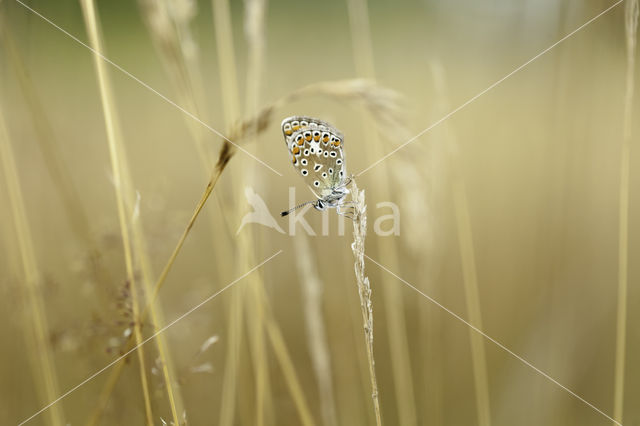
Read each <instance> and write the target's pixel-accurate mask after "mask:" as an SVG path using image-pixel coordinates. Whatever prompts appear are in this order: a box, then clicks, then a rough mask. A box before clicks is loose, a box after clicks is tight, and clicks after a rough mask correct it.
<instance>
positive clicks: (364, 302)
mask: <svg viewBox="0 0 640 426" xmlns="http://www.w3.org/2000/svg"><path fill="white" fill-rule="evenodd" d="M352 182H353V185H352V189H351V196H352V200H353V202H354V208H355V215H354V219H353V243H352V244H351V250H352V251H353V255H354V256H355V264H354V266H355V274H356V283H357V285H358V295H359V296H360V311H361V312H362V325H363V328H364V340H365V345H366V347H367V360H368V361H369V378H370V380H371V398H372V400H373V411H374V413H375V418H376V425H377V426H381V425H382V416H381V414H380V403H379V401H378V381H377V379H376V368H375V367H376V363H375V359H374V357H373V302H372V300H371V284H370V283H369V277H367V275H366V272H365V269H364V257H365V254H364V241H365V238H366V236H367V205H366V204H365V197H364V191H359V190H358V186H357V185H356V182H355V180H354V181H352Z"/></svg>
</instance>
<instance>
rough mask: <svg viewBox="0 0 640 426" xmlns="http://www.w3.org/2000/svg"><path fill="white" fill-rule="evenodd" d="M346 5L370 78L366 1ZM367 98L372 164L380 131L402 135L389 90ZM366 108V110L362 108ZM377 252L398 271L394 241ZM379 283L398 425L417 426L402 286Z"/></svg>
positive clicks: (380, 178)
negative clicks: (381, 284) (382, 295)
mask: <svg viewBox="0 0 640 426" xmlns="http://www.w3.org/2000/svg"><path fill="white" fill-rule="evenodd" d="M347 6H348V10H349V24H350V25H349V27H350V32H351V38H352V46H353V47H352V51H353V59H354V62H355V67H356V72H357V74H358V75H359V76H362V77H365V78H369V79H374V78H375V66H374V59H373V43H372V41H371V28H370V25H369V10H368V5H367V0H348V1H347ZM366 99H367V101H366V102H365V103H364V105H363V108H362V113H361V116H362V130H363V137H364V139H365V140H367V141H369V142H368V144H367V145H368V146H369V147H371V149H368V150H366V152H367V153H368V155H367V162H368V163H373V162H374V161H377V159H379V158H381V157H382V156H383V155H384V153H383V149H382V147H383V144H382V143H381V141H380V135H379V134H378V133H379V132H381V134H382V135H383V136H385V137H386V138H387V139H389V140H390V141H393V142H396V141H401V140H403V138H406V134H407V132H406V131H402V130H398V129H402V128H403V126H402V124H401V120H400V119H399V115H400V109H399V108H397V107H395V105H397V104H398V100H399V98H398V97H397V96H396V95H394V92H392V91H385V93H381V94H380V95H377V96H368V97H367V98H366ZM367 105H371V106H370V107H368V108H364V107H365V106H367ZM365 112H368V113H365ZM379 167H382V168H383V170H381V172H380V173H377V174H375V175H374V185H375V187H376V189H377V193H378V194H379V195H380V197H381V199H385V200H390V199H392V193H391V189H390V187H389V182H388V180H387V179H386V178H385V176H388V174H389V168H391V167H390V163H382V164H381V165H380V166H379ZM377 251H378V256H379V257H380V258H381V259H384V260H385V262H386V264H387V265H388V266H389V267H391V268H397V267H398V265H399V260H398V256H397V253H398V251H399V250H398V247H397V244H396V240H395V239H394V238H391V239H389V240H387V241H385V242H384V243H383V244H379V245H378V247H377ZM382 280H383V281H384V284H385V285H383V286H382V290H383V292H384V297H383V301H384V307H385V313H386V317H387V320H386V330H387V335H388V338H389V350H390V352H391V368H392V370H393V382H394V390H395V399H396V405H397V407H398V422H399V423H400V424H402V425H404V426H415V425H416V424H417V415H416V402H415V393H414V384H413V375H412V368H411V357H410V355H409V341H408V338H407V325H406V320H405V311H406V309H405V302H404V300H403V295H402V288H400V287H399V286H398V285H396V283H394V282H392V280H391V279H390V277H388V276H383V278H382Z"/></svg>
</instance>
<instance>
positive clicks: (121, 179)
mask: <svg viewBox="0 0 640 426" xmlns="http://www.w3.org/2000/svg"><path fill="white" fill-rule="evenodd" d="M83 12H84V14H85V20H86V22H87V29H88V32H89V35H90V40H91V43H92V45H93V47H94V49H96V50H97V51H101V49H102V41H101V33H100V28H99V23H98V20H97V15H96V11H95V6H94V5H93V4H92V3H90V2H85V3H83ZM95 60H96V72H97V73H98V80H99V85H100V93H101V98H102V100H103V110H104V114H105V123H106V125H107V134H108V142H109V152H110V156H111V161H112V173H113V175H114V183H115V189H116V200H117V203H118V215H119V221H120V227H121V234H122V239H123V245H124V252H125V265H126V271H127V282H128V283H129V284H130V285H131V295H132V302H133V314H134V321H135V322H134V332H135V339H136V342H137V343H138V344H139V342H140V341H141V340H142V338H143V335H142V330H141V327H142V324H143V322H144V317H145V316H146V314H147V312H148V311H149V312H150V314H151V323H152V324H151V325H152V328H153V332H156V331H157V329H158V327H159V326H160V325H161V324H163V323H164V315H163V313H162V310H161V308H160V306H159V305H156V304H154V303H153V302H151V303H150V305H149V306H147V308H146V309H145V310H144V313H141V312H140V302H139V301H138V297H139V295H138V289H137V287H138V286H137V282H136V280H135V272H134V271H135V268H136V265H135V264H134V263H133V258H134V255H135V259H136V260H137V262H138V264H139V265H138V266H139V268H140V269H141V273H142V274H141V275H142V283H143V287H144V293H145V294H147V295H149V294H151V290H152V287H151V282H152V281H151V280H152V274H153V272H152V270H151V266H150V262H149V258H148V254H147V249H146V242H145V239H144V235H143V231H142V226H141V223H140V220H139V219H135V218H133V209H134V207H133V205H132V204H133V203H132V200H133V189H132V188H133V185H132V180H131V176H130V172H129V168H128V161H127V158H126V151H125V149H124V145H123V141H122V137H121V135H120V126H119V123H118V118H117V112H116V109H115V103H114V101H113V98H112V96H113V94H112V93H113V92H112V89H111V84H110V80H109V77H108V74H107V73H106V68H105V64H104V62H103V61H102V60H101V59H99V58H98V57H97V56H95ZM127 218H132V219H131V223H129V221H128V220H127ZM129 228H131V232H130V231H129ZM131 234H132V235H131ZM156 344H157V348H158V356H159V360H160V364H161V371H162V375H163V378H164V381H165V389H166V391H167V395H168V399H169V407H170V409H171V416H172V419H173V421H174V423H175V424H179V420H178V413H179V412H180V411H182V410H181V408H182V401H181V398H180V396H179V393H177V392H176V391H175V390H174V387H173V383H174V380H173V378H174V377H175V373H174V371H173V363H172V361H171V359H170V357H169V350H168V347H167V344H166V340H165V337H164V336H158V338H157V339H156ZM138 352H139V354H138V357H139V360H140V365H141V380H142V385H143V392H144V395H145V411H146V414H147V417H148V419H147V421H148V423H151V424H152V423H153V417H152V412H151V401H150V397H149V396H148V393H149V385H148V383H147V377H146V368H145V362H144V352H140V351H138ZM122 365H123V363H119V365H118V367H117V369H116V370H115V371H121V368H122ZM115 383H116V382H115V380H109V381H108V384H109V385H110V386H111V387H110V388H109V392H103V393H102V395H101V398H100V400H99V402H100V403H99V404H98V408H97V410H96V411H94V415H93V417H92V419H91V421H90V422H91V423H94V422H97V420H98V418H99V416H100V413H101V411H102V409H103V408H104V406H105V404H106V402H107V401H108V396H109V395H110V393H111V390H112V389H113V386H115Z"/></svg>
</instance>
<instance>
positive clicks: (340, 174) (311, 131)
mask: <svg viewBox="0 0 640 426" xmlns="http://www.w3.org/2000/svg"><path fill="white" fill-rule="evenodd" d="M281 127H282V134H283V135H284V141H285V144H286V145H287V150H288V151H289V156H290V158H291V163H292V164H293V167H295V169H296V171H297V172H298V173H299V174H300V175H301V176H302V178H303V179H304V181H305V182H306V183H307V185H309V187H310V188H311V190H312V191H313V193H314V194H315V195H316V197H318V199H317V200H314V201H307V202H306V203H302V204H300V205H298V206H296V207H294V208H292V209H290V210H287V211H284V212H282V213H280V214H281V216H286V215H288V214H289V213H291V212H292V211H294V210H296V209H298V208H300V207H303V206H305V205H307V204H313V207H315V208H316V209H318V210H326V209H327V208H336V209H337V211H338V214H343V215H345V216H349V214H350V212H348V211H346V212H345V211H343V210H342V209H341V208H342V207H343V206H344V205H345V204H348V202H346V201H345V197H346V195H347V194H348V193H349V190H348V189H347V186H348V185H349V184H350V183H351V177H349V176H347V166H346V163H345V156H344V150H343V144H344V136H343V135H342V133H340V132H339V131H338V130H337V129H336V128H334V127H333V126H332V125H331V124H329V123H326V122H324V121H321V120H318V119H317V118H313V117H305V116H293V117H288V118H285V119H284V120H283V121H282V125H281Z"/></svg>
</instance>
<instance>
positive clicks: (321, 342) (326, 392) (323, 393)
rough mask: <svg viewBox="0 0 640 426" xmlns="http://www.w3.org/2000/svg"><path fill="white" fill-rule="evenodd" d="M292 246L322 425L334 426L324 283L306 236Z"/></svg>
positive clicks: (335, 418)
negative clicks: (302, 299)
mask: <svg viewBox="0 0 640 426" xmlns="http://www.w3.org/2000/svg"><path fill="white" fill-rule="evenodd" d="M295 243H296V253H298V255H297V256H296V266H297V268H298V277H299V280H300V282H301V283H302V290H303V295H304V299H305V303H304V305H305V309H304V314H305V320H306V321H305V322H306V326H307V336H308V342H309V343H308V344H309V352H310V354H311V361H312V362H313V369H314V372H315V375H316V380H317V382H318V391H319V394H320V413H321V414H322V423H323V424H324V425H325V426H336V425H337V424H338V419H337V416H336V408H335V397H334V394H333V381H332V379H331V354H330V353H329V345H328V342H327V332H326V330H325V325H324V318H323V315H322V294H323V287H324V284H323V282H322V280H321V279H320V276H319V275H318V269H317V266H316V264H315V261H314V255H313V253H312V252H311V247H310V246H309V241H308V239H307V237H306V236H305V235H304V234H302V235H300V236H298V237H297V238H296V239H295Z"/></svg>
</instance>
